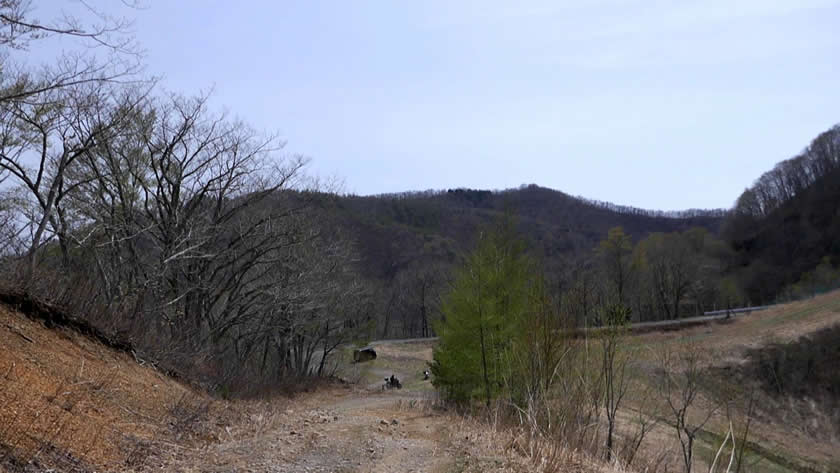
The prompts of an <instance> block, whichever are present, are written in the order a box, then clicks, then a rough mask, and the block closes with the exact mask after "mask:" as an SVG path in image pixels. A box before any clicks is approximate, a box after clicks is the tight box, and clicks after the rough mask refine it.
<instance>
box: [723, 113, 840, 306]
mask: <svg viewBox="0 0 840 473" xmlns="http://www.w3.org/2000/svg"><path fill="white" fill-rule="evenodd" d="M724 234H725V236H726V239H727V241H728V242H729V243H730V244H731V245H732V248H733V249H734V250H735V251H736V254H737V260H736V267H735V268H734V271H735V273H736V274H737V275H738V279H739V281H740V282H741V284H742V286H743V288H744V290H745V291H746V293H747V295H748V296H749V298H750V299H752V300H753V301H756V302H770V301H773V300H775V299H777V298H780V297H782V298H789V297H800V296H803V295H809V294H810V293H813V292H819V291H824V290H827V289H830V288H833V287H836V285H837V284H838V277H840V274H838V272H837V270H836V269H835V268H836V267H837V266H838V265H840V126H834V127H832V128H831V129H829V130H827V131H825V132H823V133H821V134H820V135H819V136H817V137H816V138H815V139H814V140H813V141H812V142H811V144H810V145H809V146H808V147H807V148H806V149H805V150H804V151H803V152H802V153H800V154H799V155H797V156H796V157H794V158H791V159H788V160H785V161H782V162H780V163H779V164H777V165H776V166H775V167H774V168H773V169H772V170H770V171H768V172H766V173H765V174H764V175H762V176H761V177H760V178H759V179H758V180H756V182H755V184H753V186H752V187H750V188H748V189H747V190H745V191H744V193H743V194H742V195H741V196H740V197H739V198H738V201H737V203H736V205H735V208H734V210H733V212H732V213H731V215H730V216H729V218H728V219H727V221H726V224H725V231H724Z"/></svg>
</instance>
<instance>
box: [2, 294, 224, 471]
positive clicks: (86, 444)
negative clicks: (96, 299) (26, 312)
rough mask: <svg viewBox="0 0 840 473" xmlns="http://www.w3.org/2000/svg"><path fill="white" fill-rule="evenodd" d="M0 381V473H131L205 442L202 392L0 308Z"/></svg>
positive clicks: (206, 405) (206, 409) (207, 403)
mask: <svg viewBox="0 0 840 473" xmlns="http://www.w3.org/2000/svg"><path fill="white" fill-rule="evenodd" d="M0 376H2V378H1V379H2V381H0V383H2V384H0V420H2V422H0V470H2V469H4V468H5V469H7V470H10V471H16V470H23V469H25V468H27V467H29V468H31V467H32V466H40V467H43V468H48V467H50V468H55V469H57V470H58V471H93V470H97V471H135V470H141V469H143V468H145V467H146V466H149V465H151V464H154V463H155V462H157V461H159V460H160V457H161V456H162V455H165V454H167V452H168V451H170V450H171V449H172V448H175V446H178V447H179V448H182V447H180V446H183V445H186V446H189V445H198V444H201V443H202V442H209V441H212V438H209V437H206V435H208V434H207V432H206V431H205V430H204V429H203V428H201V425H200V424H201V423H202V422H203V421H205V420H206V419H207V415H208V414H209V413H210V411H212V410H215V409H217V408H218V406H217V405H216V404H215V403H214V402H212V401H211V400H209V399H208V398H207V397H205V396H204V395H202V394H200V393H198V392H196V391H194V390H192V389H191V388H189V387H187V386H184V385H182V384H180V383H178V382H176V381H174V380H172V379H171V378H168V377H167V376H164V375H162V374H161V373H159V372H157V371H156V370H154V369H152V368H149V367H146V366H142V365H141V364H140V363H138V361H137V360H135V359H134V357H133V356H132V355H131V354H128V353H121V352H117V351H114V350H112V349H109V348H106V347H104V346H102V345H101V344H99V343H97V342H94V341H92V340H91V339H89V338H87V337H85V336H83V335H80V334H78V333H76V332H74V331H72V330H68V329H62V328H51V329H49V328H46V327H44V325H43V324H42V323H41V322H39V321H34V320H30V319H28V318H26V317H23V316H21V315H20V314H18V313H15V312H13V311H11V310H10V309H9V308H7V307H5V306H2V305H0ZM28 465H29V466H28Z"/></svg>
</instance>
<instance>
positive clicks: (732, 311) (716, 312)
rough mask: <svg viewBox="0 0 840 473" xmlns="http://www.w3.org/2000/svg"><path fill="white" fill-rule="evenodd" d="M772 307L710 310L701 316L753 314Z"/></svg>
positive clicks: (760, 306) (759, 306)
mask: <svg viewBox="0 0 840 473" xmlns="http://www.w3.org/2000/svg"><path fill="white" fill-rule="evenodd" d="M771 307H774V306H772V305H758V306H754V307H741V308H738V309H722V310H710V311H707V312H703V315H725V314H743V313H746V312H755V311H757V310H764V309H769V308H771Z"/></svg>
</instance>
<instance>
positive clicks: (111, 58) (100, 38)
mask: <svg viewBox="0 0 840 473" xmlns="http://www.w3.org/2000/svg"><path fill="white" fill-rule="evenodd" d="M68 3H69V2H68ZM121 6H122V7H123V8H127V9H132V8H136V7H137V6H138V5H137V4H136V3H134V2H122V4H121ZM75 10H76V11H75V12H72V13H68V12H66V11H65V12H62V13H61V14H60V15H58V16H57V17H55V18H51V19H46V20H45V19H43V18H39V17H38V12H37V9H36V8H35V7H33V5H32V2H31V1H30V0H0V51H2V52H3V53H5V54H3V56H2V59H0V67H2V69H3V72H4V73H3V75H2V79H0V104H3V103H7V102H12V101H27V102H41V103H44V101H45V100H48V99H49V97H45V96H43V94H49V93H51V92H54V91H55V90H57V89H62V88H66V87H75V86H79V85H82V84H91V83H100V84H101V83H105V82H123V81H131V80H136V74H137V73H138V72H140V70H141V62H140V61H141V58H142V51H141V50H140V48H139V46H138V45H137V43H136V41H135V39H134V36H133V35H132V33H131V26H132V22H131V20H129V19H127V18H125V17H117V16H113V15H110V14H108V13H106V12H105V11H103V10H99V9H96V8H94V7H92V6H91V5H90V4H88V3H87V2H78V3H76V6H75ZM51 38H52V39H61V38H67V39H74V40H76V41H77V42H78V43H79V47H77V48H75V49H72V48H70V49H68V48H64V52H63V53H62V54H61V55H60V56H59V57H58V58H55V59H54V60H52V61H49V62H48V63H47V64H45V65H41V66H35V65H33V64H27V63H26V61H19V60H15V59H16V58H18V57H20V56H23V57H25V54H22V53H25V52H26V51H27V50H28V49H29V48H30V46H31V45H32V44H33V43H35V42H41V41H45V40H49V39H51ZM12 53H15V54H12Z"/></svg>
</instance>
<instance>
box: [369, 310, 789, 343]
mask: <svg viewBox="0 0 840 473" xmlns="http://www.w3.org/2000/svg"><path fill="white" fill-rule="evenodd" d="M771 307H773V306H770V305H763V306H756V307H742V308H739V309H730V310H728V311H727V310H725V309H724V310H715V311H709V312H705V313H704V314H703V315H700V316H697V317H686V318H684V319H678V320H658V321H655V322H637V323H634V324H630V331H631V332H652V331H655V330H679V329H682V328H686V327H692V326H694V325H702V324H705V323H708V322H713V321H715V320H724V319H726V315H727V312H728V313H729V314H730V315H731V316H732V317H733V318H734V317H736V316H737V315H739V314H749V313H750V312H757V311H760V310H766V309H769V308H771ZM599 328H601V327H594V328H589V329H580V330H579V332H577V333H586V332H588V331H590V330H598V329H599ZM437 339H438V337H428V338H399V339H391V340H376V341H373V342H370V343H369V344H368V346H376V345H385V344H387V345H390V344H393V343H420V342H433V341H435V340H437Z"/></svg>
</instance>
